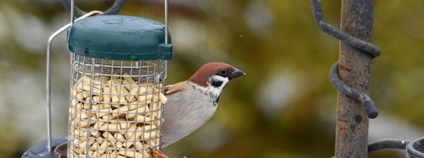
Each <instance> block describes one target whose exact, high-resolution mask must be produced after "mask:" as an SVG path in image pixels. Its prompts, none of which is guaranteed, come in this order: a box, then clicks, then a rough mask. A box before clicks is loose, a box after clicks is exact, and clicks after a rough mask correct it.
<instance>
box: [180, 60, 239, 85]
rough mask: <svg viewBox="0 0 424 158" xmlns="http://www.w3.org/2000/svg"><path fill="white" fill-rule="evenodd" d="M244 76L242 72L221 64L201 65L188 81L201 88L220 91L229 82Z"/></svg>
mask: <svg viewBox="0 0 424 158" xmlns="http://www.w3.org/2000/svg"><path fill="white" fill-rule="evenodd" d="M243 75H246V74H245V73H244V72H243V71H242V70H240V69H237V68H235V67H233V66H231V65H229V64H226V63H222V62H211V63H207V64H205V65H203V66H202V67H200V68H199V70H197V72H196V73H194V74H193V76H191V77H190V78H189V79H188V81H190V82H192V83H195V84H197V85H199V86H202V87H205V88H206V87H208V86H212V87H214V88H219V89H222V88H223V87H224V86H225V85H226V84H227V83H228V82H229V81H230V80H232V79H234V78H237V77H240V76H243Z"/></svg>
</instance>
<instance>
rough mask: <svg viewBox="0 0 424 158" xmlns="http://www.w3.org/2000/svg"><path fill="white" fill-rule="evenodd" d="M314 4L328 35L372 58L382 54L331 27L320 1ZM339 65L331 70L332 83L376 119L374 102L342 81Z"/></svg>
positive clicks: (373, 46)
mask: <svg viewBox="0 0 424 158" xmlns="http://www.w3.org/2000/svg"><path fill="white" fill-rule="evenodd" d="M311 2H312V10H313V13H314V18H315V22H316V23H317V25H318V27H319V28H320V29H321V30H322V31H323V32H325V33H326V34H328V35H330V36H333V37H335V38H337V39H339V40H341V41H343V42H345V43H347V44H349V45H351V46H353V47H355V48H357V49H359V50H362V51H364V52H365V53H367V54H369V55H370V56H371V57H372V58H376V57H378V56H379V55H380V54H381V53H380V49H379V48H378V47H377V46H375V45H373V44H371V43H369V42H366V41H363V40H361V39H358V38H356V37H354V36H351V35H349V34H347V33H345V32H343V31H340V30H339V29H337V28H335V27H333V26H331V25H330V24H328V23H327V22H326V21H325V20H324V17H323V15H322V9H321V4H320V0H311ZM338 71H339V63H338V62H337V63H335V64H334V65H333V67H332V68H331V70H330V81H331V83H332V84H333V85H334V86H335V87H336V89H337V90H339V91H340V92H341V93H343V94H345V95H346V96H348V97H350V98H352V99H355V100H357V101H360V102H361V103H362V105H364V108H365V110H366V112H367V115H368V117H369V118H376V117H377V115H378V111H377V108H376V106H375V103H374V101H373V100H372V99H371V98H370V97H369V96H368V95H367V94H365V93H363V92H360V91H359V90H356V89H354V88H352V87H350V86H348V85H346V84H345V83H343V81H341V79H340V77H339V74H338Z"/></svg>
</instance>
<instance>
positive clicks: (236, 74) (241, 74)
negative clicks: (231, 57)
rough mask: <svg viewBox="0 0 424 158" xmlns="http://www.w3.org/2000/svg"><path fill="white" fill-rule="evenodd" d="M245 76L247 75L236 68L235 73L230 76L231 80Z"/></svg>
mask: <svg viewBox="0 0 424 158" xmlns="http://www.w3.org/2000/svg"><path fill="white" fill-rule="evenodd" d="M244 75H246V73H244V72H243V71H241V70H240V69H237V68H234V71H233V72H232V73H231V75H230V79H233V78H237V77H240V76H244Z"/></svg>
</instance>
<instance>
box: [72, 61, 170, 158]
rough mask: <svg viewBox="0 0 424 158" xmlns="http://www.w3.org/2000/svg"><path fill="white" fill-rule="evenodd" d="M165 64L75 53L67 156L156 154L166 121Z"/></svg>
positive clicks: (140, 155)
mask: <svg viewBox="0 0 424 158" xmlns="http://www.w3.org/2000/svg"><path fill="white" fill-rule="evenodd" d="M164 66H165V61H163V60H150V61H117V60H106V59H97V58H90V57H85V56H80V55H76V54H72V69H71V81H70V82H71V88H70V89H71V93H70V106H69V120H68V121H69V129H68V131H69V133H68V137H69V140H68V157H71V158H72V157H81V156H82V157H85V156H89V157H151V155H150V150H151V149H159V145H160V136H161V134H160V128H161V125H162V123H163V121H164V119H163V118H162V116H161V114H162V109H163V106H162V105H163V104H164V103H165V102H166V97H165V96H164V95H163V94H162V84H163V81H162V80H161V77H160V76H161V74H162V71H163V70H164Z"/></svg>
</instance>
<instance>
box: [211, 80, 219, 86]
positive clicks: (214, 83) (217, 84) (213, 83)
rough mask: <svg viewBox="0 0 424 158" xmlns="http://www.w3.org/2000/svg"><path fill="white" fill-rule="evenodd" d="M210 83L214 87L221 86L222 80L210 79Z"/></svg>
mask: <svg viewBox="0 0 424 158" xmlns="http://www.w3.org/2000/svg"><path fill="white" fill-rule="evenodd" d="M211 85H212V86H214V87H221V85H222V81H212V83H211Z"/></svg>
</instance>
